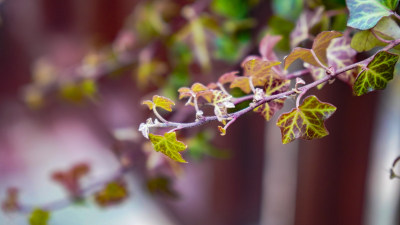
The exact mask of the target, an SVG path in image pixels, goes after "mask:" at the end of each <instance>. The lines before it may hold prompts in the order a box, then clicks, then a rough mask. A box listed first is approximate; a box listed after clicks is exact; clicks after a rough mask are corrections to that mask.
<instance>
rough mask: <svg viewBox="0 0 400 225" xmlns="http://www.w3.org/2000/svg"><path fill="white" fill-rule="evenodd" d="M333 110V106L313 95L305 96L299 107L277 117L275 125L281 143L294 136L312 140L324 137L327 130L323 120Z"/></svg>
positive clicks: (289, 140) (287, 141)
mask: <svg viewBox="0 0 400 225" xmlns="http://www.w3.org/2000/svg"><path fill="white" fill-rule="evenodd" d="M335 111H336V107H335V106H333V105H331V104H329V103H324V102H320V101H319V100H318V98H317V97H315V96H309V97H307V98H306V99H304V101H303V104H301V105H300V106H299V108H295V109H293V110H292V111H291V112H289V113H284V114H282V115H281V116H280V117H279V119H278V121H277V123H276V125H277V126H278V127H279V128H280V129H281V133H282V143H283V144H287V143H290V142H292V141H293V140H294V139H296V138H302V139H305V140H312V139H316V138H322V137H325V136H326V135H328V134H329V132H328V131H327V130H326V128H325V124H324V121H325V120H326V119H328V118H329V117H330V116H331V115H332V114H333V113H334V112H335Z"/></svg>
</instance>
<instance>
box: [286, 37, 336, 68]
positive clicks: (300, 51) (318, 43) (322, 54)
mask: <svg viewBox="0 0 400 225" xmlns="http://www.w3.org/2000/svg"><path fill="white" fill-rule="evenodd" d="M341 36H342V33H340V32H337V31H324V32H321V33H319V34H318V35H317V37H316V38H315V40H314V43H313V46H312V48H311V49H305V48H294V49H293V51H292V52H291V53H290V54H289V55H288V56H287V57H286V58H285V60H284V64H285V70H286V69H287V68H288V67H289V66H290V65H291V64H292V63H293V62H294V61H296V60H297V59H299V58H300V59H302V60H303V61H304V62H307V63H309V64H311V65H313V66H316V67H321V66H320V65H319V63H318V62H317V61H316V59H315V58H314V56H313V54H312V51H313V52H314V53H315V55H316V56H317V58H318V60H319V61H320V62H321V63H322V64H324V65H327V61H328V60H327V56H326V49H327V48H328V46H329V44H330V42H331V40H332V39H334V38H338V37H341Z"/></svg>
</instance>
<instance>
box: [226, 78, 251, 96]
mask: <svg viewBox="0 0 400 225" xmlns="http://www.w3.org/2000/svg"><path fill="white" fill-rule="evenodd" d="M229 87H230V88H235V87H237V88H240V89H241V90H242V91H243V92H244V93H246V94H248V93H250V92H251V88H250V84H249V78H248V77H236V78H235V80H233V81H232V83H231V85H230V86H229Z"/></svg>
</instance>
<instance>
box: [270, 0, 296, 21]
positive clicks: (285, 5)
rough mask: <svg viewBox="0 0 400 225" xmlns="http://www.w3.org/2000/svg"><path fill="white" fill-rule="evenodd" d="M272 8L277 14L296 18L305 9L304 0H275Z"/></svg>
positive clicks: (292, 18)
mask: <svg viewBox="0 0 400 225" xmlns="http://www.w3.org/2000/svg"><path fill="white" fill-rule="evenodd" d="M272 8H273V10H274V12H275V14H276V15H278V16H281V17H283V18H286V19H291V20H295V19H297V17H298V16H299V15H300V13H301V11H302V10H303V0H285V1H282V0H273V2H272Z"/></svg>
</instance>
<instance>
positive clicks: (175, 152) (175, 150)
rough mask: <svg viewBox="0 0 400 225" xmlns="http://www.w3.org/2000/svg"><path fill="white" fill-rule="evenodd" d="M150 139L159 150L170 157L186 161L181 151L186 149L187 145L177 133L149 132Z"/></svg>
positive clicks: (178, 160)
mask: <svg viewBox="0 0 400 225" xmlns="http://www.w3.org/2000/svg"><path fill="white" fill-rule="evenodd" d="M149 139H150V141H151V143H152V144H153V147H154V149H155V150H156V151H157V152H161V153H163V154H164V155H166V156H168V157H169V158H171V159H173V160H175V161H177V162H182V163H186V161H185V160H184V159H183V158H182V156H181V154H180V153H179V152H181V151H183V150H185V149H186V148H187V146H186V145H185V144H184V143H182V142H180V141H178V140H177V139H176V133H175V132H170V133H165V134H164V136H159V135H154V134H149Z"/></svg>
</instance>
